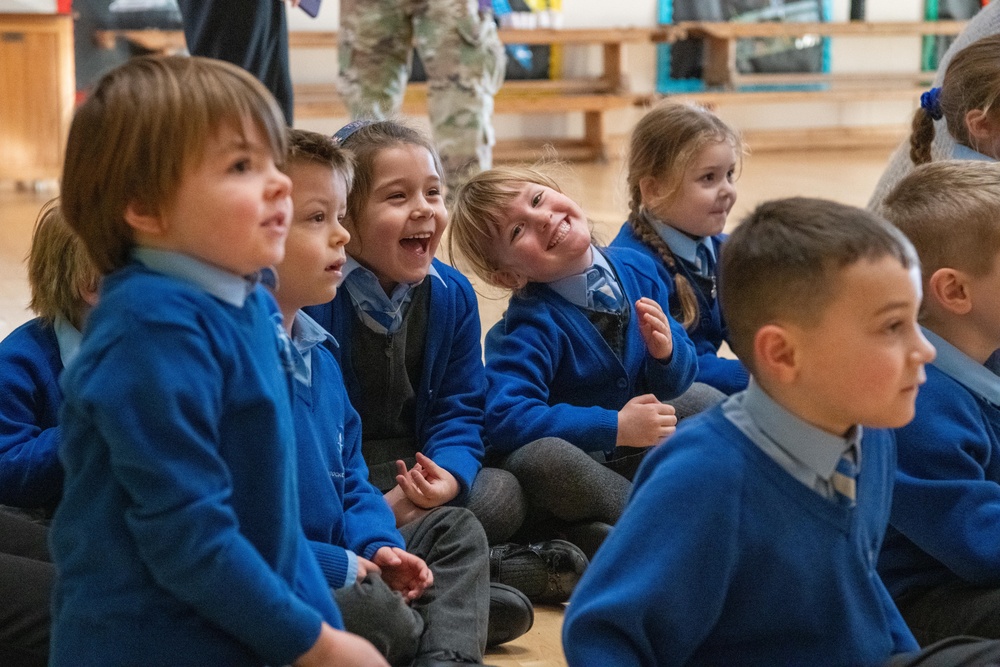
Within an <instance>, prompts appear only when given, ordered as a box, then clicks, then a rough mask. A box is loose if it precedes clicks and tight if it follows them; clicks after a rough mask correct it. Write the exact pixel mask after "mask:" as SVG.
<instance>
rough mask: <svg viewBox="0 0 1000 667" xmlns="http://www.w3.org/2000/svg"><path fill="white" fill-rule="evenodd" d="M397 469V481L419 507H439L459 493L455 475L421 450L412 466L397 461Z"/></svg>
mask: <svg viewBox="0 0 1000 667" xmlns="http://www.w3.org/2000/svg"><path fill="white" fill-rule="evenodd" d="M396 470H397V471H398V473H399V474H397V475H396V483H397V484H399V488H401V489H402V490H403V493H405V494H406V497H407V498H409V499H410V500H411V501H412V502H413V504H414V505H416V506H417V507H423V508H424V509H430V508H432V507H438V506H440V505H444V504H445V503H446V502H448V501H449V500H451V499H452V498H454V497H455V496H457V495H458V491H459V488H460V487H459V485H458V480H457V479H455V476H454V475H452V474H451V473H450V472H448V471H447V470H445V469H444V468H442V467H441V466H439V465H438V464H436V463H434V461H432V460H430V459H429V458H427V457H426V456H424V455H423V454H422V453H420V452H417V462H416V463H415V464H414V465H413V467H412V468H410V469H409V470H407V469H406V464H405V463H403V462H402V461H396Z"/></svg>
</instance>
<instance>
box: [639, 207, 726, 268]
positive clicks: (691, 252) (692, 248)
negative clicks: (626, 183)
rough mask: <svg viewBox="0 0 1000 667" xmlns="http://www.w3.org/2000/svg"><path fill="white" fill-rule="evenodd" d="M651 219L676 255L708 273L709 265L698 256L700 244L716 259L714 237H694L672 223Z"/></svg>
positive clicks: (658, 232) (657, 231)
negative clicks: (706, 265)
mask: <svg viewBox="0 0 1000 667" xmlns="http://www.w3.org/2000/svg"><path fill="white" fill-rule="evenodd" d="M650 220H652V221H653V227H654V228H655V229H656V233H657V234H659V235H660V238H661V239H663V242H664V243H666V244H667V245H668V246H670V250H671V252H673V253H674V254H675V255H676V256H678V257H680V258H681V259H683V260H684V261H685V262H687V263H688V264H691V265H692V266H697V267H698V272H699V273H700V274H701V275H703V276H706V277H707V275H708V267H704V266H702V265H701V258H700V257H698V246H704V247H705V249H706V250H708V256H709V257H711V258H712V260H713V261H715V260H716V259H717V258H716V257H715V248H714V247H713V246H712V239H711V237H709V236H701V237H699V238H697V239H693V238H691V237H690V236H688V235H687V234H685V233H684V232H682V231H679V230H677V229H674V228H673V227H671V226H670V225H668V224H666V223H665V222H662V221H660V220H657V219H656V218H653V217H652V216H650Z"/></svg>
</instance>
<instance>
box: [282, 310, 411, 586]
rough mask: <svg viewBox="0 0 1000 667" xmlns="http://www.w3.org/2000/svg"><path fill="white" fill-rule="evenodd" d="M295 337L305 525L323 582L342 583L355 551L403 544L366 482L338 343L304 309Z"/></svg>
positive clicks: (352, 573)
mask: <svg viewBox="0 0 1000 667" xmlns="http://www.w3.org/2000/svg"><path fill="white" fill-rule="evenodd" d="M319 332H321V333H320V335H317V333H319ZM292 334H293V336H294V339H295V345H296V347H297V348H298V351H299V353H300V354H301V356H300V360H301V362H302V365H301V366H300V370H297V371H296V373H295V379H296V382H295V400H294V414H295V444H296V447H297V449H298V461H299V466H298V470H299V510H300V512H301V518H302V527H303V529H304V530H305V534H306V538H307V539H308V540H309V541H310V542H309V544H310V546H311V547H312V549H313V552H314V553H315V554H316V559H317V560H318V561H319V565H320V568H321V569H322V570H323V574H324V576H325V577H326V581H327V583H328V584H329V585H330V587H331V588H342V587H343V586H345V585H348V584H353V583H354V581H355V580H356V578H357V571H358V568H357V556H361V557H363V558H367V559H371V557H372V556H374V555H375V552H376V551H378V550H379V549H380V548H382V547H386V546H388V547H399V548H400V549H403V548H405V544H404V542H403V536H402V535H400V534H399V531H398V530H397V529H396V517H395V516H394V515H393V513H392V510H391V509H390V508H389V505H388V503H386V502H385V498H383V497H382V492H381V491H379V490H378V489H376V488H375V487H374V486H372V484H371V483H370V482H369V481H368V466H367V465H366V464H365V460H364V458H363V457H362V455H361V419H360V418H359V417H358V413H357V411H356V410H355V409H354V408H353V407H351V404H350V402H348V400H347V391H346V389H345V388H344V378H343V375H341V372H340V366H339V365H338V364H337V361H336V360H335V359H334V357H333V353H332V352H331V351H330V348H331V347H332V348H333V349H336V347H337V343H336V341H334V340H333V338H332V337H330V334H329V333H327V332H326V331H324V330H323V329H322V328H321V327H320V326H319V325H318V324H316V323H315V322H313V321H312V320H311V319H310V318H309V317H308V316H307V315H305V314H303V313H299V314H298V315H297V316H296V320H295V326H294V328H293V330H292ZM328 346H329V347H328ZM355 554H356V555H355Z"/></svg>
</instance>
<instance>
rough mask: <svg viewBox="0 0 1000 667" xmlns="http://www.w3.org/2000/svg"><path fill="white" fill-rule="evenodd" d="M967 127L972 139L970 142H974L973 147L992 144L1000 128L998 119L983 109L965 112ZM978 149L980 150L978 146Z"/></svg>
mask: <svg viewBox="0 0 1000 667" xmlns="http://www.w3.org/2000/svg"><path fill="white" fill-rule="evenodd" d="M965 127H966V129H967V130H968V131H969V138H970V139H971V140H972V141H971V142H970V143H972V146H971V148H976V147H977V146H989V145H991V143H992V141H991V140H992V138H993V137H995V136H996V135H997V131H998V130H1000V127H998V123H997V122H996V120H995V119H994V118H993V117H992V116H991V115H990V114H989V113H987V112H986V111H983V110H982V109H970V110H969V111H968V112H967V113H966V114H965ZM976 149H977V150H979V149H978V148H976ZM990 157H996V156H990Z"/></svg>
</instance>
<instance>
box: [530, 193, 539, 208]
mask: <svg viewBox="0 0 1000 667" xmlns="http://www.w3.org/2000/svg"><path fill="white" fill-rule="evenodd" d="M540 203H542V193H541V192H539V193H538V194H537V195H535V196H534V197H532V198H531V206H532V207H535V206H538V205H539V204H540Z"/></svg>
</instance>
